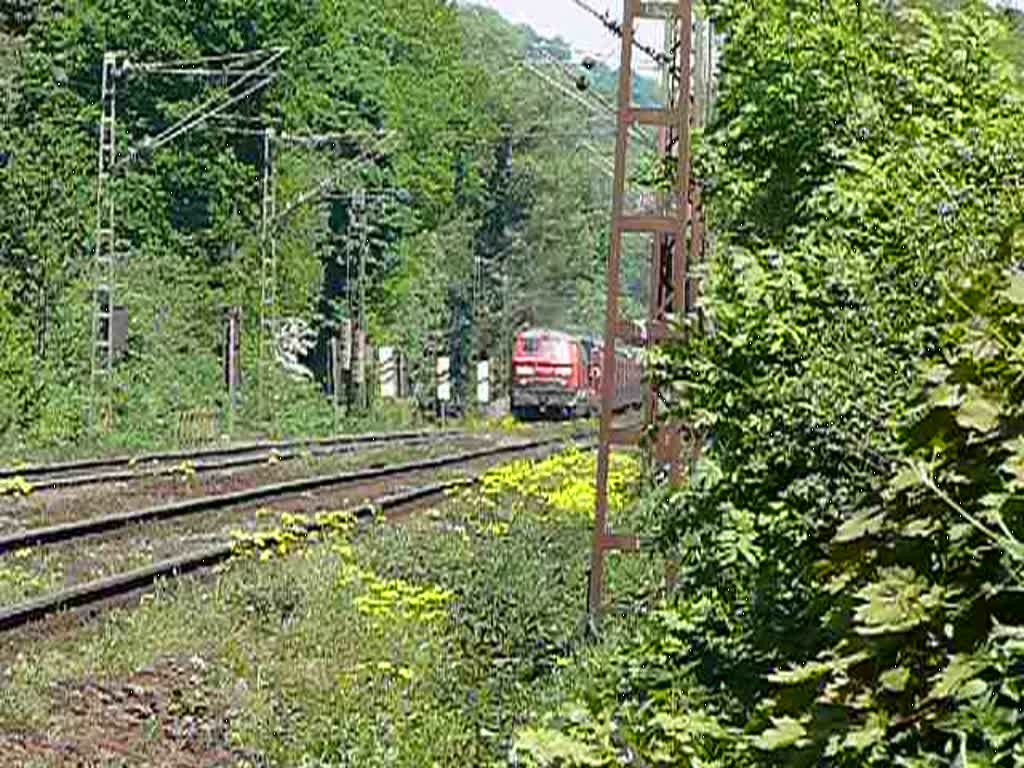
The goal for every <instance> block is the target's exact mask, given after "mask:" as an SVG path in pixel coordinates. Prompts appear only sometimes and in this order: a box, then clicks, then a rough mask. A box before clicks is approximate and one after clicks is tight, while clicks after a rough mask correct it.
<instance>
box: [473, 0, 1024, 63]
mask: <svg viewBox="0 0 1024 768" xmlns="http://www.w3.org/2000/svg"><path fill="white" fill-rule="evenodd" d="M588 1H589V3H590V5H591V6H592V7H593V8H594V9H595V10H597V11H598V12H602V13H603V12H604V11H611V14H612V17H613V18H615V19H618V18H621V16H622V0H588ZM1021 2H1024V0H1021ZM460 4H462V5H469V4H474V5H486V6H488V7H490V8H494V9H495V10H496V11H498V12H499V13H501V15H502V16H504V17H505V18H507V19H508V20H510V21H512V22H515V23H516V24H529V25H530V26H531V27H533V28H534V29H535V30H537V32H538V33H539V34H540V35H542V36H543V37H561V38H562V39H564V40H565V41H566V42H568V43H569V44H570V45H571V46H572V47H573V48H575V49H576V50H577V51H579V52H581V53H586V54H588V55H590V56H593V57H594V58H596V59H600V60H602V61H606V62H608V63H610V64H612V65H613V66H614V65H615V63H616V62H617V61H618V59H619V39H618V38H617V37H615V36H614V35H613V34H612V33H611V32H609V31H608V30H607V29H605V28H604V26H603V25H602V24H601V22H599V21H598V20H597V19H595V18H594V17H593V16H591V15H590V14H589V13H587V12H586V11H584V10H583V9H582V8H580V7H579V6H577V5H576V4H575V3H573V2H572V0H460ZM663 34H664V33H663V28H662V26H661V24H660V23H659V22H643V23H642V24H641V26H640V29H639V31H638V36H639V37H640V39H641V40H643V41H644V42H645V43H647V44H649V45H651V46H652V47H654V48H655V49H657V50H660V49H661V47H662V40H663ZM645 58H646V57H643V56H640V57H638V58H636V59H634V61H636V63H637V65H638V66H640V65H643V64H644V61H643V60H644V59H645ZM641 68H642V69H646V68H647V67H644V66H641Z"/></svg>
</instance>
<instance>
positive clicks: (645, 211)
mask: <svg viewBox="0 0 1024 768" xmlns="http://www.w3.org/2000/svg"><path fill="white" fill-rule="evenodd" d="M624 5H625V8H624V13H623V19H622V24H621V30H620V31H621V37H622V58H621V63H620V68H619V104H618V128H617V134H616V144H615V177H614V182H613V198H612V229H611V248H610V252H609V254H608V264H607V276H608V279H607V283H608V288H607V303H606V317H605V322H606V325H605V340H604V350H603V361H602V370H603V371H605V372H610V371H613V370H614V369H615V361H616V354H617V351H618V349H620V348H621V347H634V348H635V347H644V348H647V349H651V348H653V347H656V346H657V345H659V344H664V343H665V342H669V341H672V340H673V338H674V333H675V332H676V331H674V330H673V329H674V327H676V326H675V325H674V324H673V323H672V322H671V321H672V320H673V319H678V318H682V317H684V316H686V315H687V314H689V313H691V312H693V311H694V310H695V304H696V302H695V294H696V290H695V283H696V281H695V279H693V278H691V268H692V267H693V265H695V264H696V263H698V262H699V261H700V259H702V257H703V239H704V237H703V231H702V230H703V226H702V221H701V215H700V205H699V199H700V194H699V190H698V189H697V188H696V185H695V184H694V181H693V178H692V173H691V127H692V126H693V125H694V124H695V123H696V122H698V121H700V120H702V119H703V114H704V109H698V108H695V103H694V97H695V90H696V89H695V88H694V86H693V83H694V63H693V59H694V48H695V46H694V44H693V41H694V34H693V31H694V21H695V17H694V13H693V2H692V0H673V1H672V2H641V1H640V0H625V3H624ZM643 19H654V20H660V21H662V22H663V23H664V25H665V30H666V34H665V45H664V50H663V51H662V52H660V53H659V54H657V60H658V62H659V63H660V64H661V66H662V70H663V74H664V77H663V84H664V86H665V87H664V91H665V102H664V104H663V105H662V106H661V107H658V108H650V107H638V106H635V105H634V104H633V97H632V94H633V77H634V76H633V68H634V61H633V57H634V51H635V50H641V51H645V52H646V51H647V46H641V45H640V44H639V42H638V41H637V39H636V30H637V22H638V21H640V20H643ZM701 40H702V41H703V40H704V37H703V34H702V35H701ZM648 55H650V53H648ZM709 56H710V45H709V46H708V49H707V50H706V51H704V56H701V57H698V59H699V61H698V65H699V66H698V69H702V70H703V69H704V66H703V65H704V63H705V62H706V61H707V60H708V57H709ZM701 59H703V61H701ZM700 79H702V80H704V82H710V79H709V78H707V79H705V78H703V77H702V78H700ZM701 102H702V103H701V104H700V105H699V106H703V105H704V103H706V100H704V99H701ZM638 127H639V128H647V129H648V130H649V129H650V128H652V127H653V128H655V129H657V131H658V152H659V153H660V154H661V155H662V156H663V159H664V165H665V166H666V168H667V167H671V168H672V173H671V179H672V181H671V188H670V189H669V190H668V191H667V192H665V193H662V194H659V195H656V196H655V200H654V203H653V206H652V205H650V204H647V205H642V206H641V207H639V208H634V207H629V208H627V205H629V204H630V203H629V201H630V200H631V196H630V195H629V194H628V193H627V189H626V181H627V177H628V175H629V171H628V169H629V167H630V165H629V153H630V145H631V138H632V137H633V135H634V134H635V132H636V129H637V128H638ZM648 203H649V201H648ZM628 233H648V234H649V235H650V236H651V238H652V247H651V265H650V275H651V280H650V286H649V291H648V313H647V321H646V323H644V324H643V325H639V324H637V323H634V322H631V321H629V320H627V319H625V318H624V317H623V315H622V309H621V306H620V300H619V299H620V290H621V262H622V254H623V240H624V237H625V235H627V234H628ZM618 396H619V393H618V391H617V386H616V377H615V376H614V375H607V374H606V375H603V376H602V380H601V431H600V444H599V448H598V459H597V504H596V515H595V521H594V534H593V545H592V552H591V569H590V584H589V590H588V611H589V615H590V619H591V621H592V623H593V624H595V625H596V624H597V623H598V622H599V621H600V617H601V613H602V611H603V610H604V607H605V605H604V591H605V567H606V561H607V555H608V553H609V552H614V551H619V552H631V551H636V550H638V549H639V546H640V541H639V538H638V537H637V536H636V535H633V534H628V535H624V534H617V533H614V532H613V531H612V528H611V525H610V521H609V519H608V513H609V507H608V480H609V467H610V463H611V456H612V451H613V450H614V449H615V448H616V446H631V445H639V444H640V443H641V441H642V440H643V439H644V438H645V436H650V438H651V439H652V442H653V447H654V453H655V458H656V460H657V461H659V462H661V463H663V464H664V465H666V467H667V470H668V471H667V475H668V478H669V481H670V482H673V483H680V482H682V481H683V478H684V464H683V462H684V460H685V457H684V451H683V434H684V432H685V428H684V426H683V425H680V424H673V423H671V422H670V421H669V420H667V419H666V418H665V417H664V416H662V415H661V412H662V411H664V409H665V406H666V405H667V404H668V403H669V402H670V401H669V399H668V396H667V393H664V392H661V391H659V390H658V388H657V387H656V386H654V385H653V384H649V385H647V387H646V391H645V398H644V411H643V422H644V423H643V424H642V425H640V426H632V427H624V426H620V425H619V424H617V423H616V419H617V418H618V417H617V415H616V414H617V406H618Z"/></svg>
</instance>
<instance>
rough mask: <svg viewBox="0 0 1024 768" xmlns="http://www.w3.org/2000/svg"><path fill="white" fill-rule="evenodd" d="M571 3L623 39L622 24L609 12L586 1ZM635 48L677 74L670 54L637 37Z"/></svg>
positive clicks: (572, 1) (579, 0) (634, 42)
mask: <svg viewBox="0 0 1024 768" xmlns="http://www.w3.org/2000/svg"><path fill="white" fill-rule="evenodd" d="M569 2H571V3H572V4H573V5H575V6H576V7H577V8H580V9H582V10H584V11H586V12H587V13H588V14H589V15H591V16H593V17H594V18H595V19H597V20H598V21H599V22H601V25H602V26H603V27H604V28H605V29H607V30H608V31H609V32H611V33H612V34H613V35H615V36H616V37H620V38H621V37H622V24H620V23H619V22H618V21H617V20H616V19H615V18H614V17H612V15H611V13H609V12H608V11H605V12H603V13H602V12H601V11H599V10H597V9H596V8H594V7H593V6H592V5H590V4H589V3H587V2H585V1H584V0H569ZM633 47H634V48H636V49H637V50H639V51H641V52H642V53H644V54H646V55H647V56H650V57H651V58H652V59H654V61H656V62H657V63H658V64H660V65H662V66H665V67H668V68H669V72H670V73H671V74H673V75H674V74H675V69H674V67H673V66H672V65H673V61H672V58H673V57H672V56H671V55H670V54H668V53H664V52H662V51H658V50H656V49H654V48H652V47H651V46H649V45H646V44H644V43H641V42H640V41H639V40H637V39H636V38H635V37H634V38H633ZM673 53H674V51H673Z"/></svg>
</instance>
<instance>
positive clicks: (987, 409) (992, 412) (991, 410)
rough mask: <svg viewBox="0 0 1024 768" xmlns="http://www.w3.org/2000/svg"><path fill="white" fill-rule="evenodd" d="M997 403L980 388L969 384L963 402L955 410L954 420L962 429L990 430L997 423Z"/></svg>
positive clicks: (998, 408) (998, 410)
mask: <svg viewBox="0 0 1024 768" xmlns="http://www.w3.org/2000/svg"><path fill="white" fill-rule="evenodd" d="M999 414H1000V407H999V403H998V402H997V401H995V400H993V399H991V398H990V397H988V396H986V394H985V393H984V392H983V391H982V390H981V388H980V387H976V386H974V385H971V386H969V387H968V388H967V393H966V395H965V397H964V401H963V403H962V404H961V405H960V407H959V409H957V412H956V421H957V424H959V425H960V426H961V427H963V428H964V429H971V430H974V431H975V432H985V433H987V432H991V431H992V430H994V429H995V428H996V427H997V426H998V425H999Z"/></svg>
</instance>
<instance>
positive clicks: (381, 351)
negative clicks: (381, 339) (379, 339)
mask: <svg viewBox="0 0 1024 768" xmlns="http://www.w3.org/2000/svg"><path fill="white" fill-rule="evenodd" d="M377 362H378V363H379V365H380V396H381V397H382V398H384V399H386V400H395V399H396V398H397V397H398V367H397V365H396V361H395V348H394V347H380V348H378V349H377Z"/></svg>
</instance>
